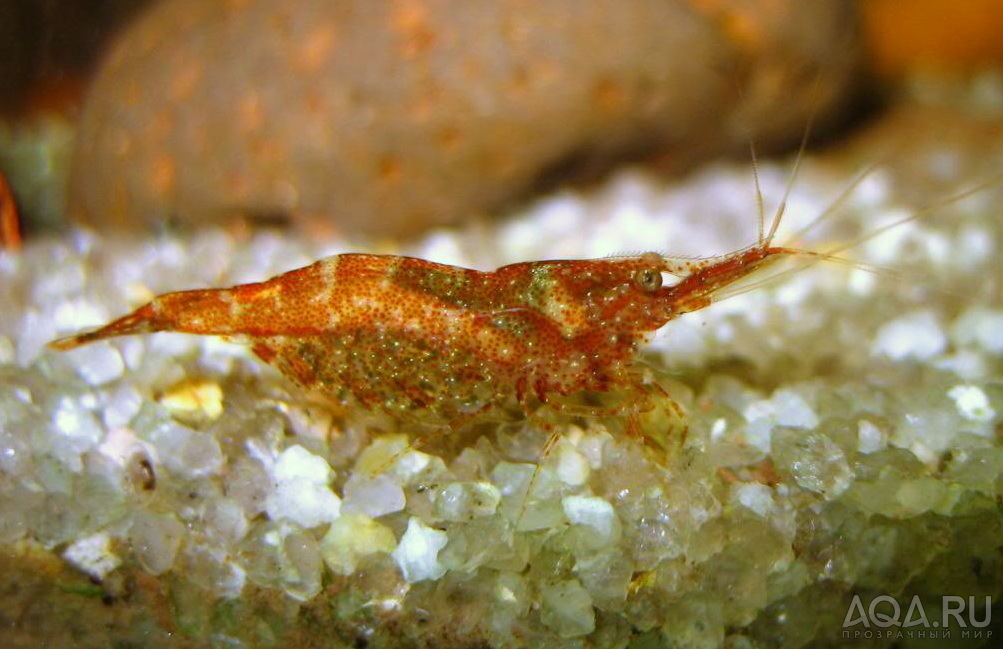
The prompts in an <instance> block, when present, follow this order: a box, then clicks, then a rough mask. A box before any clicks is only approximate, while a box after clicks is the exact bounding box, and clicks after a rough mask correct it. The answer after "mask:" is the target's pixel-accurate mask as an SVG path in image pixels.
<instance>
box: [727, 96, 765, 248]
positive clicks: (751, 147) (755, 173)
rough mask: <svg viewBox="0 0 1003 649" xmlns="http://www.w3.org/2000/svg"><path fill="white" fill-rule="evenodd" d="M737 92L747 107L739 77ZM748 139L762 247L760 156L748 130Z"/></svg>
mask: <svg viewBox="0 0 1003 649" xmlns="http://www.w3.org/2000/svg"><path fill="white" fill-rule="evenodd" d="M733 80H734V82H735V90H736V91H737V92H738V101H739V103H740V104H741V105H742V106H746V105H747V104H746V103H745V93H744V92H743V91H742V84H740V83H739V82H738V77H734V78H733ZM746 137H748V139H749V155H750V157H751V158H752V182H753V183H754V184H755V186H756V216H757V217H758V218H757V223H759V234H758V237H759V238H758V239H757V241H758V242H759V243H760V245H767V244H766V242H765V241H764V239H763V235H764V234H765V230H766V210H765V208H764V207H763V187H762V185H761V184H760V182H759V156H757V155H756V139H755V138H754V137H753V136H752V131H751V130H750V129H748V128H746Z"/></svg>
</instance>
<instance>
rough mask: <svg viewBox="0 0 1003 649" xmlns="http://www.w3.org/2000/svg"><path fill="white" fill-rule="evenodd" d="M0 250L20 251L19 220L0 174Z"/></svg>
mask: <svg viewBox="0 0 1003 649" xmlns="http://www.w3.org/2000/svg"><path fill="white" fill-rule="evenodd" d="M0 248H5V249H7V250H20V249H21V218H20V216H19V215H18V212H17V204H16V203H15V202H14V192H12V191H11V188H10V185H9V184H8V183H7V179H6V178H5V177H4V175H3V174H2V173H0Z"/></svg>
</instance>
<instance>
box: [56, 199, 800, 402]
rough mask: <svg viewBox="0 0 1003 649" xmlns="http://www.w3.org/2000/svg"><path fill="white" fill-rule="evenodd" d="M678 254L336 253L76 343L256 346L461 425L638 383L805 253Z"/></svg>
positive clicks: (303, 379)
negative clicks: (687, 316) (479, 256)
mask: <svg viewBox="0 0 1003 649" xmlns="http://www.w3.org/2000/svg"><path fill="white" fill-rule="evenodd" d="M779 216H780V215H779V214H778V217H777V219H775V221H774V224H773V227H772V228H771V229H770V232H769V233H767V234H766V235H762V236H761V237H760V240H759V241H758V242H757V243H756V244H755V245H752V246H749V247H747V248H745V249H742V250H738V251H735V252H732V253H730V254H727V255H723V256H721V257H715V258H707V259H684V260H676V259H672V258H669V257H666V256H663V255H661V254H658V253H654V252H649V253H645V254H641V255H636V256H624V257H613V258H605V259H592V260H552V261H531V262H523V263H516V264H511V265H508V266H503V267H501V268H498V269H497V270H494V271H489V272H482V271H477V270H471V269H467V268H460V267H455V266H448V265H443V264H438V263H433V262H430V261H425V260H422V259H417V258H413V257H402V256H390V255H373V254H341V255H335V256H331V257H328V258H325V259H322V260H320V261H318V262H316V263H314V264H312V265H309V266H306V267H304V268H300V269H297V270H293V271H290V272H287V273H285V274H282V275H279V276H277V277H274V278H272V279H269V280H267V281H264V282H260V283H252V284H244V285H239V286H234V287H232V288H223V289H207V290H190V291H180V292H175V293H167V294H164V295H161V296H159V297H157V298H155V299H154V300H153V301H151V302H149V303H148V304H146V305H144V306H142V307H140V308H138V309H136V310H135V311H133V312H132V313H130V314H128V315H125V316H123V317H121V318H119V319H117V320H115V321H113V322H111V323H110V324H107V325H105V326H103V327H100V328H99V329H97V330H94V331H90V332H85V333H79V334H76V335H73V336H69V337H67V338H61V339H58V340H55V341H53V342H51V343H50V345H49V346H50V347H51V348H52V349H57V350H68V349H73V348H75V347H79V346H81V345H85V344H88V343H92V342H95V341H98V340H103V339H106V338H111V337H114V336H123V335H129V334H145V333H153V332H159V331H175V332H185V333H191V334H203V335H218V336H225V337H228V338H237V339H243V340H246V341H247V342H249V344H250V346H251V349H252V350H253V351H254V353H255V354H256V355H257V356H258V357H260V358H261V359H262V360H264V361H265V362H267V363H271V364H273V365H275V366H277V367H278V368H279V369H280V370H281V371H282V372H283V373H284V374H286V375H287V376H289V377H290V378H292V379H293V380H294V381H295V382H296V383H298V384H300V385H302V386H304V387H307V388H311V389H318V390H320V391H321V392H323V393H326V394H328V395H332V396H335V397H338V398H344V397H346V396H347V395H349V394H350V395H351V396H352V397H354V398H355V400H357V402H358V403H359V404H361V405H362V406H364V407H366V408H368V409H377V408H380V409H384V410H386V411H388V412H390V413H392V414H406V413H410V412H415V411H430V412H432V413H434V414H435V415H436V416H438V417H441V418H444V419H445V420H446V421H456V420H458V419H462V418H463V417H464V416H465V415H469V414H471V413H476V412H479V411H481V410H484V409H486V408H488V407H489V406H492V405H494V404H497V403H499V402H500V401H502V400H504V399H506V398H508V397H509V396H511V395H513V394H514V396H515V398H516V400H517V401H518V403H519V404H520V405H522V406H523V407H524V408H529V407H530V403H531V402H532V401H533V400H534V399H536V400H538V401H539V402H542V403H549V402H551V401H552V399H553V397H555V396H567V395H572V394H575V393H578V392H598V393H608V392H611V391H615V390H623V389H626V390H632V389H636V390H637V391H638V393H642V392H644V388H643V387H642V384H643V381H642V378H641V373H640V372H639V371H638V369H637V367H636V366H635V364H634V356H635V354H636V353H637V351H638V349H639V347H640V346H641V345H642V344H643V343H644V341H645V340H646V339H647V338H648V337H649V336H650V335H651V334H653V333H654V332H655V331H657V330H658V329H660V328H661V327H663V326H664V325H665V324H666V323H668V322H669V321H671V320H672V319H674V318H676V317H679V316H680V315H682V314H684V313H688V312H690V311H695V310H698V309H701V308H703V307H705V306H707V305H708V304H710V303H711V302H712V301H714V299H715V295H716V294H718V293H719V292H720V291H721V290H722V289H724V288H725V287H727V286H729V285H732V284H734V283H735V282H736V281H738V280H740V279H742V278H744V277H746V276H748V275H749V274H751V273H753V272H755V271H757V270H760V269H761V268H763V267H765V266H767V265H770V264H772V263H773V262H774V261H775V260H777V259H778V258H780V257H783V256H788V255H802V254H804V252H803V251H800V250H796V249H793V248H786V247H780V246H774V245H773V244H772V239H773V236H774V234H775V232H776V226H777V224H778V222H779Z"/></svg>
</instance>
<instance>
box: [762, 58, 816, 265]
mask: <svg viewBox="0 0 1003 649" xmlns="http://www.w3.org/2000/svg"><path fill="white" fill-rule="evenodd" d="M821 82H822V78H821V75H817V76H816V77H815V83H814V85H813V87H812V93H811V94H812V108H811V110H810V111H808V119H807V120H805V125H804V131H803V132H802V133H801V145H800V146H798V156H797V158H796V159H795V160H794V168H793V169H791V175H790V178H788V179H787V187H785V188H784V195H783V198H781V199H780V204H779V205H777V212H776V214H774V215H773V223H771V224H770V232H769V234H767V235H766V240H765V241H764V242H763V243H764V245H767V246H768V245H770V244H771V243H773V238H774V237H775V236H777V228H779V227H780V221H781V220H783V217H784V212H785V211H786V210H787V201H788V200H789V199H790V197H791V192H792V191H793V190H794V184H795V183H796V182H797V179H798V173H799V172H800V171H801V162H802V161H803V160H804V153H805V151H806V150H807V149H808V138H809V137H810V136H811V131H812V128H813V127H814V126H815V117H816V116H817V115H818V104H819V98H818V93H819V87H820V84H821ZM760 236H762V233H760ZM760 240H762V239H760Z"/></svg>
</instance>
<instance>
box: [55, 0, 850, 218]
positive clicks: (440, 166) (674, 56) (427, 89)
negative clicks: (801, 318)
mask: <svg viewBox="0 0 1003 649" xmlns="http://www.w3.org/2000/svg"><path fill="white" fill-rule="evenodd" d="M856 45H857V23H856V16H855V14H854V12H853V10H852V5H851V4H850V2H848V1H847V0H816V1H813V2H810V3H804V2H798V1H797V0H779V1H773V0H771V1H767V0H691V1H690V2H686V1H683V0H589V1H588V2H581V1H580V0H535V1H532V2H530V1H527V0H479V1H476V2H470V1H469V0H295V1H290V0H169V1H167V2H164V3H162V4H160V5H159V6H157V7H155V8H154V9H153V10H152V11H150V12H148V13H147V14H146V15H145V16H144V17H143V18H142V19H141V20H140V21H138V22H137V23H136V24H134V25H133V26H132V28H131V29H129V30H128V31H127V33H125V34H124V35H123V37H122V38H121V39H120V41H119V42H118V43H117V45H116V46H115V47H114V48H113V49H112V50H111V52H110V53H109V56H108V58H107V61H106V62H105V64H104V66H103V69H102V70H101V72H100V74H99V75H98V77H97V79H96V80H95V82H94V84H93V86H92V88H91V91H90V94H89V98H88V100H87V103H86V107H85V111H84V114H83V117H82V122H81V125H80V133H79V144H78V149H77V152H76V155H75V160H74V168H73V174H72V181H71V187H70V194H69V201H70V210H71V215H72V216H74V217H76V218H78V219H81V220H84V221H89V222H91V223H95V224H134V223H142V222H145V223H155V222H158V221H161V220H163V219H167V218H177V219H181V220H186V221H204V220H209V219H213V218H219V217H221V216H224V215H228V214H232V213H235V212H236V213H240V214H250V215H263V216H269V217H272V216H283V217H286V216H288V217H291V218H293V219H308V218H323V219H330V220H333V221H334V222H336V223H337V224H339V225H340V226H341V227H343V228H344V229H346V230H354V231H365V232H371V233H381V234H391V235H407V234H411V233H414V232H416V231H417V230H419V229H421V228H424V227H428V226H431V225H437V224H445V223H452V222H456V221H457V220H460V219H463V218H465V217H469V216H473V215H478V214H482V213H485V212H488V211H491V210H492V209H494V208H496V207H498V206H500V205H501V204H503V203H505V202H507V201H511V200H513V199H518V198H520V197H522V196H524V195H525V193H526V192H527V191H528V190H529V189H530V188H534V187H537V186H539V185H540V184H541V183H545V182H547V181H550V180H552V179H553V178H555V177H564V175H563V174H564V173H565V172H567V171H575V170H581V169H583V168H589V169H594V168H596V167H597V166H598V167H603V166H605V165H608V164H610V163H611V161H614V160H619V159H622V158H623V157H624V156H633V155H638V154H643V153H650V152H655V151H662V152H668V157H670V158H671V159H672V161H673V162H679V163H685V162H686V161H688V160H691V159H693V157H694V155H696V154H700V155H705V154H707V153H708V152H716V151H720V150H722V149H724V148H726V147H731V146H734V144H735V143H736V142H744V141H745V138H746V136H747V128H748V129H751V130H752V131H753V132H756V131H758V132H760V134H759V135H757V138H758V139H759V141H761V142H765V141H768V140H770V139H775V138H789V137H790V133H791V130H792V129H793V130H794V131H795V132H797V131H799V130H800V129H801V128H802V127H803V125H804V123H805V121H806V114H807V112H808V111H809V110H810V108H809V107H810V106H813V105H816V104H817V105H818V106H820V107H821V108H822V109H825V107H827V106H831V105H833V104H834V103H835V102H837V101H838V98H839V97H840V96H842V91H843V89H844V88H845V87H846V86H847V85H848V80H849V79H851V78H852V73H851V71H852V69H853V62H854V61H855V59H856ZM816 78H820V79H821V83H820V84H818V88H817V90H813V88H814V87H815V85H816V84H815V79H816ZM738 87H741V88H743V89H744V93H743V94H744V96H745V98H744V101H743V100H740V99H739V92H737V88H738Z"/></svg>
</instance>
